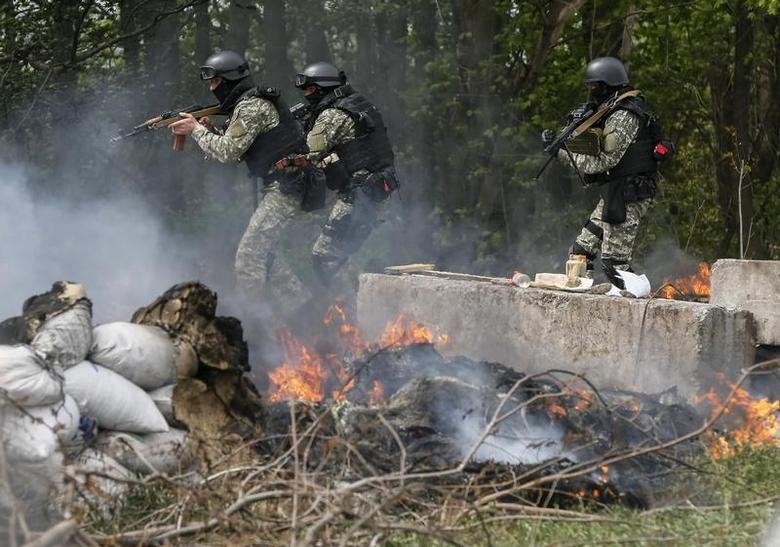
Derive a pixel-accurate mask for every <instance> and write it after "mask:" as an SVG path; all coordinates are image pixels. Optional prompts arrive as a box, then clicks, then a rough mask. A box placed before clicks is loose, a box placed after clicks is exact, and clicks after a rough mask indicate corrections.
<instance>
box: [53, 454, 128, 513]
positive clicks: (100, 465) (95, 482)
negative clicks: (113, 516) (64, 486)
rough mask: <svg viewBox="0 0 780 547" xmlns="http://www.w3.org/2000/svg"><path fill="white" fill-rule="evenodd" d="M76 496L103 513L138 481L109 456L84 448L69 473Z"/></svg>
mask: <svg viewBox="0 0 780 547" xmlns="http://www.w3.org/2000/svg"><path fill="white" fill-rule="evenodd" d="M68 471H69V475H71V476H72V477H73V478H74V479H75V483H76V484H75V486H76V489H77V490H78V491H79V494H81V495H82V496H84V497H85V498H87V499H88V500H90V501H91V502H93V503H94V504H96V505H97V506H98V508H99V509H101V510H104V509H107V508H109V507H110V506H113V505H114V504H116V503H119V502H120V500H121V496H123V495H124V494H126V493H127V492H128V490H130V487H131V486H132V482H133V481H135V480H137V477H136V476H135V475H134V474H133V472H132V471H130V470H129V469H127V468H126V467H124V466H123V465H122V464H120V463H119V462H117V461H116V460H115V459H114V458H112V457H111V456H109V455H107V454H104V453H102V452H100V451H99V450H95V449H94V448H87V449H86V450H84V452H82V453H81V454H80V455H79V457H78V458H77V459H76V461H75V462H74V464H73V466H72V467H70V468H69V469H68Z"/></svg>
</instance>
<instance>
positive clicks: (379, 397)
mask: <svg viewBox="0 0 780 547" xmlns="http://www.w3.org/2000/svg"><path fill="white" fill-rule="evenodd" d="M384 400H385V386H383V385H382V382H380V381H379V380H374V384H373V385H372V386H371V393H370V394H369V395H368V404H371V405H376V404H379V403H381V402H382V401H384Z"/></svg>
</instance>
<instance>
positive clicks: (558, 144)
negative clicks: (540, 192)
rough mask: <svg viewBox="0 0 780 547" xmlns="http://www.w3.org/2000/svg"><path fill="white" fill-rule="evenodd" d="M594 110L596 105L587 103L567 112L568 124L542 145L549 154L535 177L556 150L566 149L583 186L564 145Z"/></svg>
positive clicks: (545, 167) (543, 168)
mask: <svg viewBox="0 0 780 547" xmlns="http://www.w3.org/2000/svg"><path fill="white" fill-rule="evenodd" d="M610 108H611V105H610ZM596 112H597V111H596V107H595V106H594V105H592V104H590V103H588V104H584V105H582V106H581V107H579V108H576V109H574V110H573V111H571V112H570V113H569V115H568V116H567V122H568V125H567V126H566V127H564V128H563V129H562V130H561V132H560V133H558V135H557V136H556V137H555V138H554V139H553V140H552V141H551V142H550V144H548V145H547V146H545V147H544V151H545V152H547V153H548V154H550V157H549V158H547V161H546V162H545V163H544V165H542V168H541V169H539V172H538V173H537V174H536V178H537V179H538V178H539V177H541V176H542V173H544V171H545V170H546V169H547V167H548V166H549V165H550V163H551V162H552V160H553V158H555V157H556V156H557V155H558V151H559V150H561V149H563V150H566V153H567V154H568V155H569V160H571V164H572V166H573V167H574V170H575V171H576V172H577V176H578V177H579V179H580V182H581V183H582V185H583V186H585V180H584V179H583V178H582V174H581V173H580V170H579V169H578V168H577V164H576V163H575V161H574V157H573V156H572V155H571V151H570V150H569V148H568V147H567V146H566V141H567V140H569V139H570V138H571V137H572V136H576V135H578V134H579V133H581V132H582V131H577V129H579V128H580V126H581V125H583V124H584V123H585V122H586V121H587V120H588V119H589V118H590V117H591V116H593V115H594V114H596ZM588 125H591V124H588ZM584 129H585V128H583V130H584Z"/></svg>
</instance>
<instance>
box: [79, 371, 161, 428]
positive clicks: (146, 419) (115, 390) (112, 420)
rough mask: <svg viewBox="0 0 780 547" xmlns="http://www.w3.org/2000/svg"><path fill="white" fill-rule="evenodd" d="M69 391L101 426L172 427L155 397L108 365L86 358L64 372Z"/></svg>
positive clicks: (80, 406) (83, 409)
mask: <svg viewBox="0 0 780 547" xmlns="http://www.w3.org/2000/svg"><path fill="white" fill-rule="evenodd" d="M64 377H65V393H67V394H68V395H70V396H71V397H73V398H74V399H75V400H76V403H77V404H78V406H79V408H80V409H81V411H82V412H83V413H85V414H88V415H89V416H93V417H94V418H95V419H96V420H97V423H98V426H99V427H100V428H101V429H112V430H115V431H126V432H130V433H156V432H160V431H168V423H167V422H166V421H165V418H164V417H163V415H162V414H161V413H160V411H159V410H158V409H157V406H156V405H155V404H154V401H152V398H151V397H149V395H148V394H147V393H146V392H145V391H144V390H143V389H141V388H140V387H138V386H137V385H135V384H134V383H133V382H131V381H130V380H127V379H126V378H124V377H122V376H121V375H119V374H117V373H116V372H113V371H111V370H109V369H107V368H105V367H102V366H100V365H96V364H94V363H90V362H89V361H83V362H81V363H79V364H78V365H76V366H75V367H71V368H69V369H68V370H66V371H65V373H64Z"/></svg>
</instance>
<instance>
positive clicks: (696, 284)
mask: <svg viewBox="0 0 780 547" xmlns="http://www.w3.org/2000/svg"><path fill="white" fill-rule="evenodd" d="M711 273H712V272H711V271H710V265H709V264H707V263H706V262H699V267H698V271H697V272H696V274H694V275H692V276H690V277H678V278H677V279H675V280H674V281H672V280H671V279H669V278H665V279H664V280H663V286H662V287H661V293H660V294H661V297H662V298H666V299H669V300H675V299H679V298H680V297H682V298H686V297H691V296H694V297H698V298H709V297H710V275H711Z"/></svg>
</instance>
